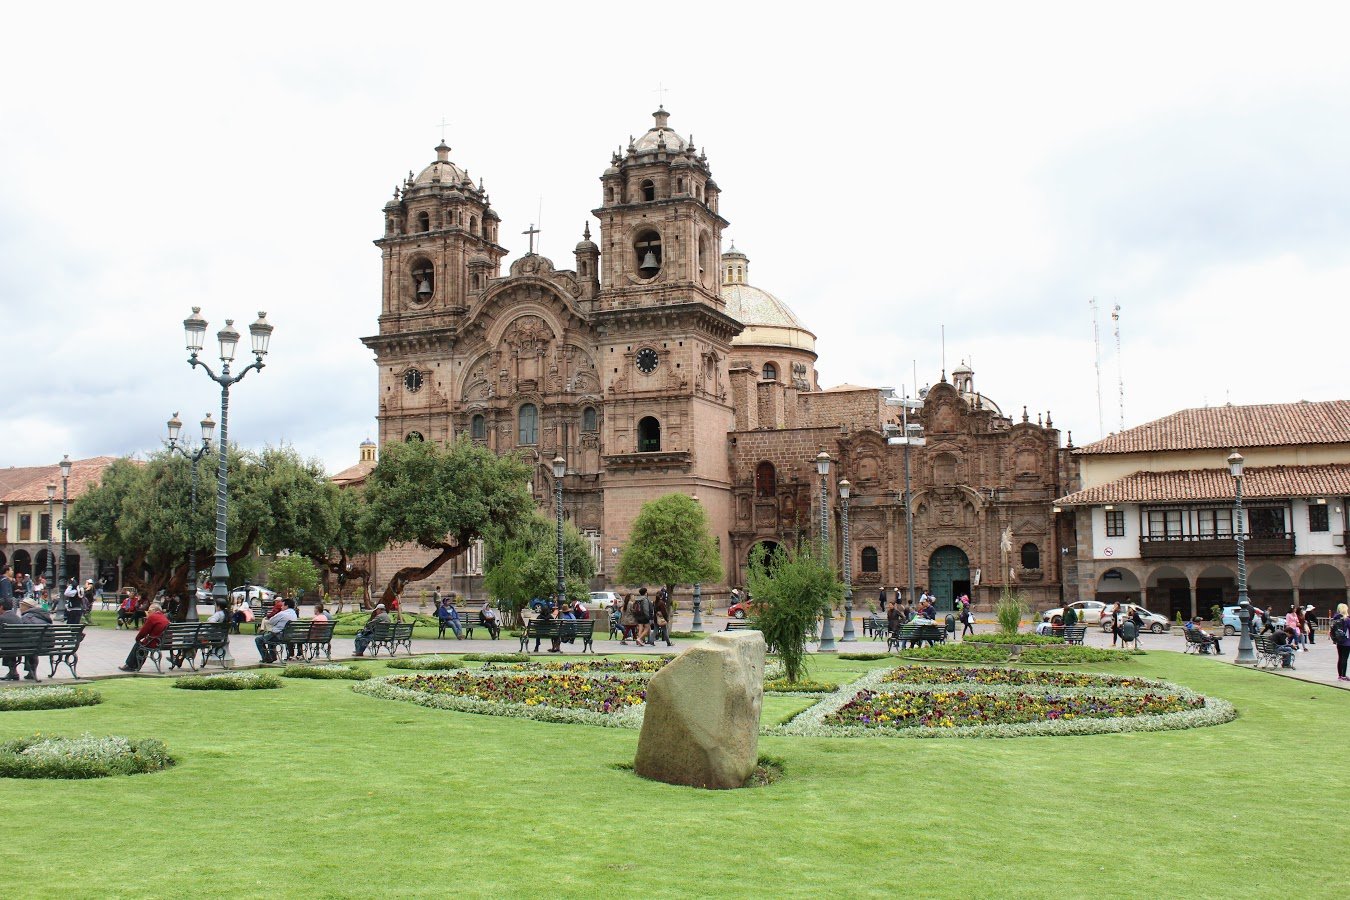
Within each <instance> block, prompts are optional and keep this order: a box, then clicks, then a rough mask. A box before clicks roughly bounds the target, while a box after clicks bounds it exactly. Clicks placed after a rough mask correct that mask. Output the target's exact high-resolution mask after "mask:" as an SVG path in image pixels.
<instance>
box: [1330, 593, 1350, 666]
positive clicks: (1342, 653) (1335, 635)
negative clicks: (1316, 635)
mask: <svg viewBox="0 0 1350 900" xmlns="http://www.w3.org/2000/svg"><path fill="white" fill-rule="evenodd" d="M1330 634H1331V642H1332V643H1333V644H1335V645H1336V680H1337V681H1350V678H1347V677H1346V674H1345V664H1346V662H1347V661H1350V607H1347V606H1346V605H1345V604H1344V603H1340V604H1337V606H1336V615H1334V616H1332V617H1331V630H1330Z"/></svg>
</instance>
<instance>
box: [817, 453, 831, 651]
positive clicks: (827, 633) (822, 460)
mask: <svg viewBox="0 0 1350 900" xmlns="http://www.w3.org/2000/svg"><path fill="white" fill-rule="evenodd" d="M816 471H817V472H818V473H820V559H821V563H822V564H823V565H825V566H829V564H830V507H829V495H828V493H827V488H826V484H827V482H828V481H829V477H830V454H828V453H826V452H825V451H824V450H822V451H820V452H819V453H817V454H816ZM821 612H822V615H823V618H822V620H821V624H820V647H818V648H817V649H818V650H819V651H820V652H821V653H832V652H834V650H835V646H834V608H833V606H831V605H829V604H826V605H825V606H824V608H823V609H822V610H821Z"/></svg>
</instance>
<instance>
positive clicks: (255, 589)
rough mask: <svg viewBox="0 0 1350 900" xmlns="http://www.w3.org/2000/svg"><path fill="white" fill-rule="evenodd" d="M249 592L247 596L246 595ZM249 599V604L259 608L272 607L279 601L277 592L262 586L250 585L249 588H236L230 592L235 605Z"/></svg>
mask: <svg viewBox="0 0 1350 900" xmlns="http://www.w3.org/2000/svg"><path fill="white" fill-rule="evenodd" d="M246 591H247V594H246V593H245V592H246ZM245 596H247V597H248V602H249V603H251V604H255V605H258V606H271V605H272V604H273V603H275V602H276V600H277V592H276V591H274V590H272V589H271V588H265V587H263V586H262V585H260V584H250V585H249V586H248V587H247V588H241V587H240V588H235V589H234V590H232V591H230V599H231V600H232V601H234V602H235V603H238V602H239V601H240V600H243V599H244V597H245Z"/></svg>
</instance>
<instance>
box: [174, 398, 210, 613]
mask: <svg viewBox="0 0 1350 900" xmlns="http://www.w3.org/2000/svg"><path fill="white" fill-rule="evenodd" d="M168 425H169V441H168V447H169V452H170V453H181V454H182V455H183V456H184V457H186V458H187V459H188V460H190V461H191V462H192V501H191V505H190V506H189V507H188V509H189V510H190V512H189V513H188V517H189V519H191V518H193V517H195V516H196V514H197V463H199V462H201V459H202V457H203V456H205V455H206V454H208V453H210V452H211V438H212V436H213V435H214V434H215V433H216V423H215V422H213V421H212V420H211V414H210V413H207V414H206V418H204V419H202V421H201V428H202V443H201V446H200V447H198V448H197V449H196V450H192V449H190V448H189V446H188V445H187V444H186V443H179V441H178V433H179V432H180V431H182V430H183V423H182V422H181V421H179V419H178V413H174V414H173V418H171V419H169V422H168ZM187 581H188V602H187V613H186V618H187V620H188V621H189V622H194V621H196V620H197V542H196V540H195V539H194V538H193V537H192V536H191V530H190V529H189V535H188V577H187Z"/></svg>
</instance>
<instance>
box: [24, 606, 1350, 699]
mask: <svg viewBox="0 0 1350 900" xmlns="http://www.w3.org/2000/svg"><path fill="white" fill-rule="evenodd" d="M726 622H727V619H726V616H725V615H724V614H722V613H720V612H719V613H717V614H714V615H705V616H704V617H703V629H704V631H707V632H712V631H721V630H722V629H723V628H724V627H725V625H726ZM597 624H599V623H597ZM606 627H607V626H602V627H597V628H596V636H595V652H596V653H598V654H605V653H637V654H646V653H667V652H678V651H679V650H680V649H681V647H683V646H687V642H685V641H681V640H679V639H677V640H676V641H675V645H674V647H670V648H667V647H666V645H665V644H664V643H661V644H659V645H658V646H656V647H638V646H635V645H634V644H633V643H632V642H629V643H628V644H627V645H621V644H620V643H619V642H618V641H612V640H609V639H608V638H607V637H606V631H605V630H603V629H604V628H606ZM690 627H691V617H690V615H689V613H688V612H687V611H682V612H681V613H678V614H677V615H676V617H675V623H674V630H675V631H677V632H678V631H688V630H689V629H690ZM854 628H855V631H856V632H857V638H858V639H857V642H856V643H848V644H846V643H843V642H842V641H841V640H840V638H841V637H842V636H843V633H844V622H843V618H842V616H840V617H836V618H835V620H834V634H835V640H836V641H837V642H838V650H839V652H842V653H848V652H859V653H868V652H884V649H885V647H884V644H882V642H880V641H874V640H872V639H871V638H870V637H864V636H863V633H862V621H861V618H860V617H858V616H857V615H855V617H854ZM994 629H995V627H994V626H993V625H992V624H987V623H986V624H980V625H977V626H976V630H977V631H980V632H985V631H993V630H994ZM243 630H244V632H245V633H244V634H236V635H232V636H231V637H230V654H231V656H233V657H234V664H235V666H236V667H252V666H258V665H260V664H261V663H260V661H259V659H258V651H257V648H256V646H255V645H254V643H253V634H251V632H252V627H251V626H248V625H245V626H244V629H243ZM134 634H135V632H132V631H127V630H117V629H113V628H107V627H98V628H90V629H88V630H87V631H86V632H85V638H84V643H83V644H82V645H81V646H80V661H79V666H78V669H79V673H80V676H81V678H82V679H83V678H100V677H108V676H122V675H123V673H121V672H119V671H117V667H118V666H120V665H122V664H123V663H124V662H126V656H127V651H128V650H130V648H131V640H132V636H133V635H134ZM1085 643H1086V644H1087V645H1088V646H1091V647H1110V646H1111V635H1109V634H1106V633H1104V632H1103V631H1102V630H1101V629H1100V628H1089V629H1088V632H1087V637H1086V640H1085ZM1140 645H1141V646H1142V647H1143V648H1144V649H1145V650H1168V651H1172V652H1176V653H1180V652H1182V650H1183V649H1184V647H1185V646H1186V641H1185V639H1184V638H1182V637H1180V636H1176V637H1173V636H1172V635H1171V634H1161V635H1154V634H1148V633H1145V635H1144V636H1143V639H1142V641H1141V644H1140ZM1237 645H1238V639H1237V637H1236V636H1234V637H1224V638H1221V646H1222V648H1223V653H1222V655H1220V656H1217V657H1210V656H1206V657H1204V658H1205V659H1207V660H1208V659H1213V661H1214V662H1215V664H1219V663H1220V662H1221V661H1227V662H1228V663H1232V662H1233V660H1234V659H1235V658H1236V656H1237ZM413 647H414V649H415V650H416V652H417V653H514V652H516V651H517V650H518V649H519V647H520V644H519V641H518V639H517V638H513V637H509V636H508V635H506V634H505V633H503V635H502V637H501V639H500V640H496V641H493V640H486V639H476V640H463V641H457V640H445V641H442V640H434V639H432V640H425V639H421V638H417V639H414V641H413ZM353 649H354V648H353V645H352V639H351V638H350V637H338V638H335V639H334V640H333V659H334V660H346V659H352V658H354V657H353V656H352V653H353ZM529 649H531V650H533V649H534V646H533V644H531V645H530V648H529ZM546 649H547V648H546V647H541V651H543V650H546ZM548 655H549V654H547V653H545V652H541V653H540V656H548ZM563 655H565V656H575V655H577V649H576V648H575V647H572V646H570V645H564V651H563ZM384 658H387V657H384ZM1294 666H1295V668H1294V669H1292V670H1291V669H1275V670H1269V669H1263V670H1261V671H1262V672H1269V673H1270V674H1271V675H1273V676H1274V677H1284V678H1296V679H1299V680H1301V681H1308V682H1312V683H1315V684H1324V685H1328V686H1331V687H1339V688H1347V687H1350V682H1343V681H1340V682H1338V681H1337V680H1336V648H1335V647H1334V646H1333V645H1332V643H1331V640H1330V638H1328V637H1327V636H1326V635H1325V634H1323V635H1319V636H1318V641H1317V643H1316V644H1315V645H1313V646H1312V647H1310V648H1309V650H1308V652H1307V653H1299V654H1297V655H1296V656H1295V658H1294ZM1253 668H1254V667H1253ZM210 670H211V671H218V670H219V666H218V665H216V664H215V663H212V665H211V666H210ZM166 671H168V670H167V669H166ZM46 673H47V668H46V664H45V662H44V663H43V665H42V666H41V668H40V669H39V675H40V676H41V677H42V680H43V681H46V680H47V678H46ZM69 674H70V673H69V672H67V671H66V670H65V669H64V667H63V668H62V669H61V671H60V672H58V673H57V677H56V678H55V679H54V680H55V681H57V682H62V681H65V682H69V681H70V680H71V679H70V678H69ZM171 674H172V675H173V676H177V675H179V674H182V673H181V672H180V671H178V670H173V671H172V672H171ZM141 676H148V677H152V678H154V677H161V676H157V675H156V673H155V667H154V666H153V665H152V664H150V663H146V666H145V669H144V670H142V672H141ZM124 677H125V676H124Z"/></svg>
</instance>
